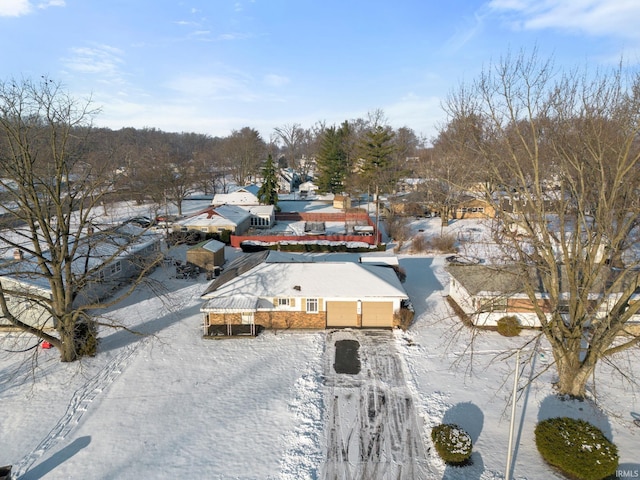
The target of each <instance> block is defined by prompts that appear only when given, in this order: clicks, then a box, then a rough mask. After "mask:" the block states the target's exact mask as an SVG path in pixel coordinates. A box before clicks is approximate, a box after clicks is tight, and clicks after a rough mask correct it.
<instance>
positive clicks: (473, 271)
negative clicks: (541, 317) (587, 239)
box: [447, 265, 638, 298]
mask: <svg viewBox="0 0 640 480" xmlns="http://www.w3.org/2000/svg"><path fill="white" fill-rule="evenodd" d="M447 271H448V272H449V274H450V275H451V276H452V277H453V278H454V279H455V280H456V281H457V282H458V283H459V284H460V285H462V286H463V287H464V288H465V289H466V290H467V292H469V294H471V295H484V296H497V295H501V296H512V297H515V296H525V295H526V294H525V288H524V278H523V277H524V275H523V273H522V269H521V268H520V267H519V266H518V265H449V266H448V267H447ZM559 273H560V280H561V285H560V291H561V293H562V294H563V295H566V294H568V289H569V281H568V279H567V270H566V268H565V267H564V266H561V267H560V271H559ZM618 273H619V274H621V275H624V276H625V277H627V278H625V279H624V282H623V285H626V284H627V283H628V282H630V281H635V278H636V277H637V275H638V272H633V271H631V270H628V271H624V272H618ZM607 274H608V272H607V270H606V269H605V270H603V271H602V274H601V275H600V276H599V277H598V278H597V279H596V281H595V283H594V285H593V287H592V289H591V292H590V294H589V295H590V297H592V298H595V297H599V296H601V295H602V293H603V292H605V291H606V290H607V284H608V282H607V278H606V275H607ZM611 274H613V275H617V273H616V272H613V271H612V272H611ZM528 275H529V277H530V278H531V279H532V280H533V282H534V283H537V284H538V288H537V291H536V296H537V297H538V298H545V297H547V293H546V291H545V289H544V286H543V285H542V280H541V279H540V278H539V276H538V275H537V272H536V269H535V268H534V267H531V268H530V269H529V272H528ZM563 279H566V280H565V281H562V280H563ZM621 288H624V287H623V286H621ZM608 293H609V294H613V293H616V292H614V291H612V290H609V291H608Z"/></svg>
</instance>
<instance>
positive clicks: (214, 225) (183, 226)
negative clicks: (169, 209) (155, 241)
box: [173, 205, 251, 235]
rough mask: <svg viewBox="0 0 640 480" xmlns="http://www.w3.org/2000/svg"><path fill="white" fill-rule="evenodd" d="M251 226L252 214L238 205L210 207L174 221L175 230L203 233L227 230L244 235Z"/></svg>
mask: <svg viewBox="0 0 640 480" xmlns="http://www.w3.org/2000/svg"><path fill="white" fill-rule="evenodd" d="M250 226H251V214H250V213H249V212H248V211H247V210H246V209H244V208H242V207H239V206H237V205H220V206H218V207H209V208H207V209H205V210H203V211H201V212H199V213H196V214H195V215H192V216H190V217H188V218H185V219H183V220H180V221H178V222H176V223H174V226H173V228H174V230H178V231H189V230H196V231H199V232H203V233H220V232H223V231H225V230H227V231H229V232H231V233H234V234H236V235H242V234H243V233H244V232H246V231H247V230H248V229H249V227H250Z"/></svg>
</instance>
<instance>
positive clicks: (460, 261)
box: [445, 255, 482, 265]
mask: <svg viewBox="0 0 640 480" xmlns="http://www.w3.org/2000/svg"><path fill="white" fill-rule="evenodd" d="M445 260H446V261H447V262H449V263H450V264H451V265H478V264H479V263H481V262H482V260H481V259H479V258H477V257H465V256H463V255H449V256H448V257H447V258H446V259H445Z"/></svg>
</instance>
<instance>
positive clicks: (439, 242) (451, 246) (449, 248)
mask: <svg viewBox="0 0 640 480" xmlns="http://www.w3.org/2000/svg"><path fill="white" fill-rule="evenodd" d="M429 243H430V244H431V248H433V249H434V250H440V251H441V252H443V253H455V252H456V239H455V237H454V236H453V235H439V236H437V237H433V238H432V239H431V241H430V242H429Z"/></svg>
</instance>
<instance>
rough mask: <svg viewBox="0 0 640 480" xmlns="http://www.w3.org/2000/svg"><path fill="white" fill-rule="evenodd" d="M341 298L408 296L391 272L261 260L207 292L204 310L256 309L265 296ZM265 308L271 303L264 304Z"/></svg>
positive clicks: (355, 265) (352, 265) (367, 267)
mask: <svg viewBox="0 0 640 480" xmlns="http://www.w3.org/2000/svg"><path fill="white" fill-rule="evenodd" d="M275 297H282V298H345V299H354V298H357V299H359V300H363V301H367V300H371V299H379V298H385V299H388V298H398V299H406V298H408V295H407V293H406V292H405V290H404V288H403V287H402V284H401V283H400V280H399V279H398V277H397V275H396V273H395V271H394V270H393V269H392V268H390V267H386V266H380V265H369V264H367V265H363V264H359V263H353V262H338V263H333V262H321V263H315V262H314V263H301V262H295V263H268V262H267V263H261V264H259V265H257V266H256V267H254V268H252V269H250V270H248V271H245V272H244V273H242V274H240V275H239V276H237V277H235V278H234V279H233V280H230V281H229V282H227V283H226V284H224V285H222V286H221V287H219V288H217V289H215V290H214V291H207V292H205V293H204V294H203V295H202V298H204V299H207V300H208V301H207V302H206V303H205V304H204V305H203V306H202V309H201V310H203V311H207V310H214V309H215V310H220V309H224V310H228V311H231V310H233V311H242V310H243V309H246V308H252V309H254V308H259V307H260V305H261V301H262V300H263V299H268V298H275ZM265 306H267V307H269V306H271V305H265Z"/></svg>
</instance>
